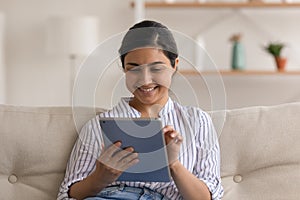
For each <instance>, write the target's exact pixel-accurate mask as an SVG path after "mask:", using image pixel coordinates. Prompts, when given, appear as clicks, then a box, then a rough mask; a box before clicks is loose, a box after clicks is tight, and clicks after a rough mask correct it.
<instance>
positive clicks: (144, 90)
mask: <svg viewBox="0 0 300 200" xmlns="http://www.w3.org/2000/svg"><path fill="white" fill-rule="evenodd" d="M140 90H142V91H143V92H151V91H152V90H154V88H147V89H145V88H140Z"/></svg>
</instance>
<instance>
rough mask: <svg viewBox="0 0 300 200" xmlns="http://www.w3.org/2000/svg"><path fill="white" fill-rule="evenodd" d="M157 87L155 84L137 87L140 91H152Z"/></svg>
mask: <svg viewBox="0 0 300 200" xmlns="http://www.w3.org/2000/svg"><path fill="white" fill-rule="evenodd" d="M157 87H158V86H155V87H148V88H143V87H139V88H138V89H139V90H140V91H141V92H144V93H148V92H152V91H153V90H155V89H156V88H157Z"/></svg>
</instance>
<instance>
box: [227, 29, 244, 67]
mask: <svg viewBox="0 0 300 200" xmlns="http://www.w3.org/2000/svg"><path fill="white" fill-rule="evenodd" d="M241 38H242V34H241V33H237V34H234V35H232V36H231V37H230V41H231V42H233V46H232V57H231V68H232V69H233V70H244V69H245V68H246V64H245V53H244V47H243V44H242V43H241Z"/></svg>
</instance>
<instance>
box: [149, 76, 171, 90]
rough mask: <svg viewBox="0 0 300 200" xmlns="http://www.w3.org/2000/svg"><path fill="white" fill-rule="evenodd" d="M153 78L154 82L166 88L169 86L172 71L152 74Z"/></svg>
mask: <svg viewBox="0 0 300 200" xmlns="http://www.w3.org/2000/svg"><path fill="white" fill-rule="evenodd" d="M153 80H154V81H155V83H157V84H159V85H161V86H164V87H166V88H169V87H170V86H171V83H172V73H167V74H166V73H162V74H158V75H155V76H153Z"/></svg>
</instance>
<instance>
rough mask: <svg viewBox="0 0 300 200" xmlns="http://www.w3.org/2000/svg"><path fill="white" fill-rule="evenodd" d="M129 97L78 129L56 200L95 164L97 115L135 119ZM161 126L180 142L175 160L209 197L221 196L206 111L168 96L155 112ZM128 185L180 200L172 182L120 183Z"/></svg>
mask: <svg viewBox="0 0 300 200" xmlns="http://www.w3.org/2000/svg"><path fill="white" fill-rule="evenodd" d="M129 101H130V98H122V99H121V101H120V102H119V104H118V105H116V106H115V107H114V108H113V109H112V110H109V111H107V112H104V113H101V114H100V115H98V116H96V117H95V118H94V119H92V120H90V121H89V122H88V123H87V124H86V125H85V126H84V127H83V128H82V130H81V132H80V134H79V138H78V139H77V142H76V143H75V145H74V148H73V150H72V153H71V156H70V159H69V162H68V165H67V168H66V174H65V178H64V180H63V182H62V184H61V187H60V189H59V194H58V199H59V200H60V199H68V198H69V197H68V190H69V187H70V185H71V184H73V183H75V182H77V181H81V180H83V179H84V178H86V177H87V176H88V175H89V174H90V173H91V172H93V170H95V167H96V164H95V163H96V159H97V158H98V157H99V156H100V153H101V151H102V143H103V138H102V133H101V128H100V123H99V118H100V117H128V118H138V117H141V113H140V112H138V111H137V110H136V109H134V108H133V107H131V106H130V105H129ZM159 119H160V120H161V121H162V125H163V126H165V125H172V126H173V127H174V129H175V130H176V131H177V132H179V133H180V134H181V135H182V136H183V138H184V141H183V143H182V145H181V149H180V153H179V161H180V162H181V163H182V164H183V165H184V166H185V168H186V169H187V170H188V171H190V172H191V173H193V174H194V175H195V176H196V177H197V178H199V179H200V180H202V181H203V182H204V183H205V184H206V185H207V187H208V189H209V190H210V192H211V196H212V199H213V200H217V199H220V198H221V197H222V195H223V188H222V186H221V178H220V152H219V144H218V138H217V136H216V133H215V129H214V126H213V124H212V121H211V118H210V117H209V115H208V114H207V113H205V112H204V111H202V110H201V109H199V108H196V107H187V106H182V105H180V104H178V103H177V102H174V101H173V100H171V99H170V98H169V100H168V102H167V103H166V105H165V106H164V107H163V108H162V109H161V110H160V112H159ZM121 183H124V184H126V185H128V186H131V187H142V188H143V187H146V188H149V189H151V190H154V191H156V192H158V193H160V194H162V195H164V196H166V197H168V198H169V199H172V200H177V199H178V200H179V199H183V197H182V196H181V195H180V193H179V191H178V189H177V187H176V185H175V183H174V181H171V182H167V183H165V182H163V183H162V182H121V181H116V182H113V183H112V184H111V185H119V184H121Z"/></svg>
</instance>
